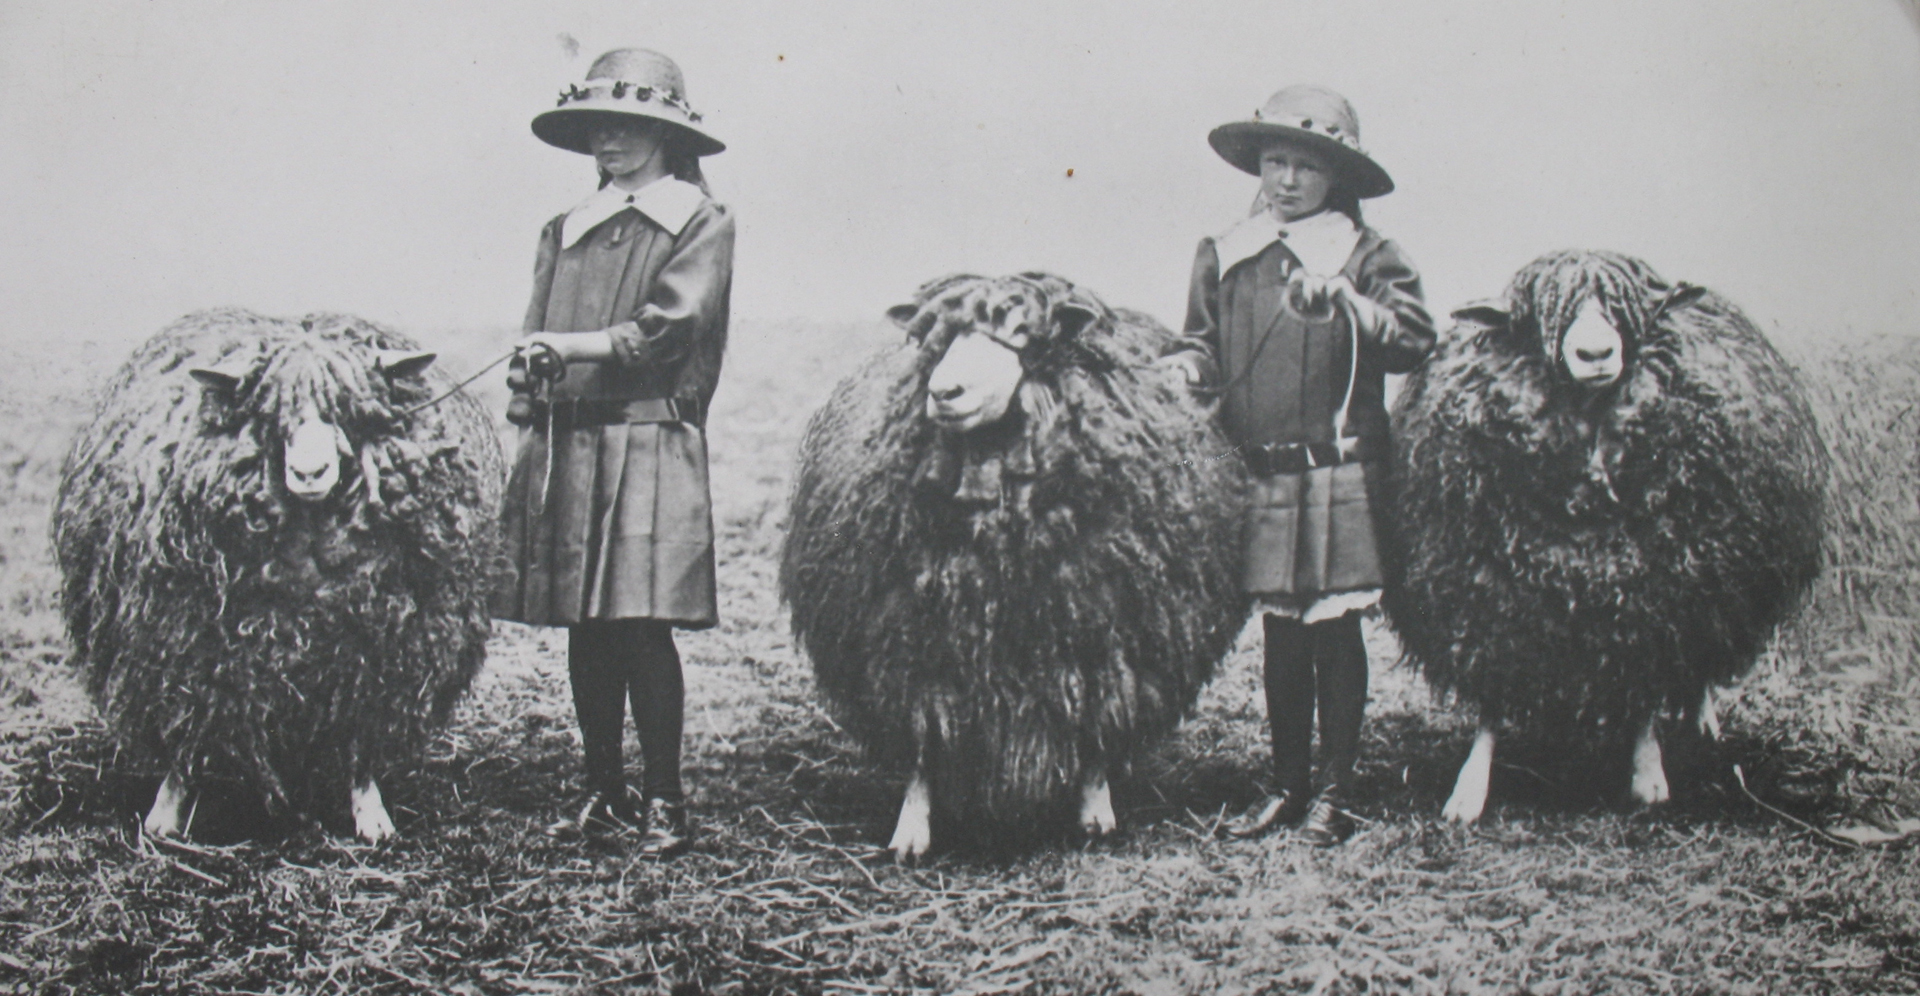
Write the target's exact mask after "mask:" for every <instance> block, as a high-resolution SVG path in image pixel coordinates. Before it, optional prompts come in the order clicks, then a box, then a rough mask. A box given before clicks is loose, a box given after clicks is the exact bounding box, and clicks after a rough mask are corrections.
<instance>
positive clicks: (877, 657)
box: [780, 273, 1247, 858]
mask: <svg viewBox="0 0 1920 996" xmlns="http://www.w3.org/2000/svg"><path fill="white" fill-rule="evenodd" d="M889 315H890V316H891V317H892V318H893V319H894V321H895V322H897V323H899V324H900V325H901V326H902V327H903V328H905V329H906V330H907V336H908V337H907V340H906V341H905V342H904V343H903V344H902V345H900V346H898V347H893V348H889V349H887V350H885V351H883V352H881V353H880V354H879V355H877V356H875V357H874V358H873V359H872V360H870V361H869V362H868V363H867V364H866V365H865V366H864V367H863V368H861V369H860V370H859V371H857V372H856V373H854V374H853V375H852V376H850V377H848V378H847V379H846V380H844V381H843V382H842V383H841V384H840V385H839V387H838V388H837V389H836V390H835V391H834V393H833V395H832V397H831V399H830V400H828V402H827V403H826V405H825V406H824V407H823V408H822V409H821V410H820V411H819V412H818V413H817V414H815V416H814V417H813V420H812V422H811V424H810V425H809V426H808V429H807V433H806V437H805V439H804V441H803V442H802V444H801V450H800V458H799V470H798V474H797V477H796V480H795V484H794V490H793V495H792V507H791V514H790V522H789V527H788V536H787V543H786V549H785V552H784V555H783V559H782V563H781V573H780V584H781V592H782V594H783V596H784V597H785V599H786V601H787V603H788V604H789V606H790V607H791V608H792V612H793V631H794V634H795V636H796V637H797V638H798V639H799V641H800V644H801V646H802V647H803V648H804V649H805V650H806V651H807V653H808V655H809V656H810V657H811V658H812V660H813V665H814V672H815V675H816V678H817V680H818V684H819V687H820V691H821V694H822V696H823V697H824V699H825V701H826V703H827V705H828V707H829V709H830V710H831V711H832V713H833V714H834V715H835V716H836V717H837V718H838V720H839V721H840V723H841V725H842V727H843V728H845V729H846V730H848V731H849V732H851V733H852V734H853V735H854V736H855V737H856V738H857V739H859V740H860V741H861V743H862V744H863V745H864V746H865V747H866V748H867V749H868V751H869V752H870V754H871V755H873V756H874V757H876V758H877V759H878V760H879V761H881V762H882V763H885V764H888V765H890V766H894V767H896V768H899V769H903V770H906V771H910V772H911V773H912V777H911V780H910V782H909V784H908V787H907V792H906V799H905V801H904V803H903V804H902V806H901V811H900V819H899V823H898V825H897V827H896V830H895V833H894V835H893V840H892V843H891V844H890V845H889V846H890V847H891V849H892V850H893V851H894V853H895V855H896V856H898V857H901V858H912V857H915V856H918V855H920V854H922V853H924V852H925V851H926V850H927V848H928V847H929V845H930V843H931V840H932V827H933V825H935V824H939V825H941V826H944V827H953V828H956V829H957V828H958V827H959V826H960V825H961V824H962V823H963V822H965V823H967V824H969V826H968V829H969V830H970V831H972V832H973V835H974V836H975V837H976V839H985V840H995V841H1001V842H1010V841H1014V840H1017V839H1020V838H1026V837H1030V836H1031V835H1032V833H1033V832H1034V831H1035V830H1036V829H1038V828H1040V827H1043V826H1049V825H1054V824H1057V823H1058V822H1060V821H1061V820H1062V819H1063V818H1065V817H1067V816H1068V815H1069V814H1076V815H1077V820H1078V825H1079V827H1080V828H1081V829H1082V830H1084V831H1085V832H1086V833H1088V834H1090V835H1095V836H1097V835H1100V834H1104V833H1106V832H1108V831H1111V830H1112V829H1114V827H1115V819H1114V815H1113V806H1112V801H1111V795H1110V790H1109V783H1108V774H1109V771H1110V769H1111V770H1122V766H1124V765H1125V764H1127V763H1128V762H1129V761H1130V759H1132V758H1134V757H1136V756H1137V755H1138V754H1139V753H1140V752H1141V751H1142V750H1143V749H1145V748H1146V747H1148V746H1149V745H1150V744H1152V742H1153V741H1154V740H1155V739H1156V738H1158V737H1160V736H1162V735H1163V734H1165V733H1167V732H1168V731H1169V730H1171V729H1172V728H1173V726H1174V725H1175V724H1177V723H1178V722H1179V721H1180V720H1181V719H1182V718H1183V717H1184V715H1185V714H1186V713H1187V712H1188V710H1189V709H1190V708H1191V707H1192V705H1193V703H1194V700H1195V698H1196V697H1197V695H1198V694H1199V691H1200V689H1201V688H1202V686H1204V685H1205V684H1206V682H1207V681H1208V680H1209V678H1211V676H1212V674H1213V669H1214V666H1215V664H1216V663H1217V662H1218V661H1219V660H1220V658H1221V657H1222V656H1223V655H1224V654H1225V653H1226V651H1227V650H1228V649H1229V646H1230V644H1231V643H1232V641H1233V639H1234V637H1235V635H1236V634H1237V633H1238V631H1239V629H1240V627H1241V624H1242V623H1243V622H1244V621H1245V618H1246V611H1247V606H1246V601H1245V597H1244V596H1243V595H1242V594H1241V593H1240V591H1239V585H1238V583H1237V580H1238V574H1237V569H1238V564H1237V563H1236V561H1235V559H1234V558H1235V556H1236V554H1235V552H1234V551H1235V550H1237V548H1238V545H1237V543H1235V541H1234V540H1235V536H1236V532H1237V530H1238V528H1239V518H1238V513H1239V504H1238V503H1239V500H1240V493H1241V488H1242V481H1241V479H1240V470H1239V467H1238V461H1237V460H1234V459H1232V458H1230V457H1229V456H1228V455H1227V454H1228V450H1227V446H1226V445H1225V443H1224V442H1223V441H1222V439H1221V438H1220V436H1219V435H1218V434H1217V432H1216V430H1215V429H1214V428H1213V427H1212V425H1211V423H1210V421H1209V420H1208V418H1207V417H1206V413H1205V412H1204V411H1201V410H1200V409H1198V408H1197V407H1196V406H1194V405H1193V403H1192V402H1191V401H1190V400H1188V398H1187V397H1186V395H1185V393H1184V391H1183V389H1182V387H1181V386H1180V385H1179V384H1178V383H1176V382H1175V381H1174V380H1173V379H1172V378H1171V377H1170V376H1168V375H1167V374H1166V373H1164V372H1162V371H1161V370H1160V369H1159V368H1158V367H1156V365H1155V363H1154V360H1155V358H1156V357H1157V356H1158V355H1159V352H1160V350H1161V348H1162V346H1163V344H1164V343H1165V341H1166V340H1167V338H1168V337H1169V333H1168V332H1167V331H1166V329H1165V328H1164V327H1162V326H1161V325H1159V323H1157V322H1155V321H1154V320H1153V319H1152V318H1150V317H1148V316H1146V315H1144V314H1140V313H1138V312H1132V311H1114V310H1110V309H1109V308H1108V307H1107V306H1106V305H1105V304H1103V303H1102V302H1101V301H1100V300H1099V299H1098V298H1096V297H1095V296H1093V295H1092V294H1090V293H1088V292H1087V291H1085V290H1083V289H1081V288H1078V287H1075V286H1073V285H1072V284H1070V283H1068V282H1067V281H1065V280H1063V279H1061V278H1059V277H1055V276H1050V275H1047V274H1038V273H1028V274H1021V275H1019V276H1012V277H1003V278H997V279H993V278H985V277H977V276H970V275H959V276H950V277H945V278H942V279H939V280H934V281H932V282H929V283H927V284H925V285H923V286H922V287H921V288H920V289H919V291H918V293H916V294H915V296H914V300H913V302H912V303H910V304H903V305H900V306H898V307H896V308H894V309H892V310H891V311H890V312H889ZM1076 807H1077V808H1076ZM945 832H946V831H944V830H943V834H944V833H945Z"/></svg>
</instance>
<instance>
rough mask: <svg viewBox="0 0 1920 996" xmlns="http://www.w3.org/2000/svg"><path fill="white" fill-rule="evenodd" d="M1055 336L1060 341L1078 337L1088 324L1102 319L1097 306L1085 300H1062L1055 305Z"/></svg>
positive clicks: (1053, 315)
mask: <svg viewBox="0 0 1920 996" xmlns="http://www.w3.org/2000/svg"><path fill="white" fill-rule="evenodd" d="M1051 318H1052V321H1053V338H1054V340H1055V341H1058V342H1065V341H1066V340H1069V339H1073V338H1076V337H1078V336H1079V335H1080V333H1081V332H1084V331H1086V329H1087V326H1089V325H1092V324H1093V323H1095V322H1097V321H1099V320H1100V312H1099V310H1098V309H1097V308H1095V307H1093V306H1091V305H1089V304H1087V303H1086V302H1083V301H1062V302H1060V303H1059V304H1056V305H1054V306H1053V314H1052V316H1051Z"/></svg>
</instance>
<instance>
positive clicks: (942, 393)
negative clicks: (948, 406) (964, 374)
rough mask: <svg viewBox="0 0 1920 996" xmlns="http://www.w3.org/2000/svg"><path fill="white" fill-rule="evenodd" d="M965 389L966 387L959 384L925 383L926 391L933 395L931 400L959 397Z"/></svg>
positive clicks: (948, 399) (947, 399)
mask: <svg viewBox="0 0 1920 996" xmlns="http://www.w3.org/2000/svg"><path fill="white" fill-rule="evenodd" d="M966 390H967V389H966V388H964V387H962V386H960V385H959V384H929V385H927V393H928V394H931V395H933V400H935V401H952V400H953V399H955V398H957V397H959V396H960V395H961V394H963V393H965V392H966Z"/></svg>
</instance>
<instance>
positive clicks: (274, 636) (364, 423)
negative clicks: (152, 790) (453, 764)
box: [53, 310, 502, 803]
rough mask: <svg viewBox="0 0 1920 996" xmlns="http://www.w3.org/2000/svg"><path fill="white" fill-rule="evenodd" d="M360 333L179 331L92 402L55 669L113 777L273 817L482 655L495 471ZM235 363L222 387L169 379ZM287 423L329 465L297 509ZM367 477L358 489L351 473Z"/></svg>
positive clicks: (421, 383)
mask: <svg viewBox="0 0 1920 996" xmlns="http://www.w3.org/2000/svg"><path fill="white" fill-rule="evenodd" d="M417 348H418V347H417V346H415V345H414V344H413V343H412V342H410V341H408V340H407V339H406V338H404V337H402V336H400V335H399V334H397V333H394V332H392V331H389V330H387V329H383V328H380V327H379V326H376V325H373V324H371V323H369V322H365V321H361V320H359V319H354V318H349V317H347V316H341V315H315V316H312V317H310V318H308V319H307V320H306V321H305V322H296V321H287V320H281V319H275V318H268V317H263V316H260V315H255V314H252V313H249V312H246V311H240V310H219V311H207V312H200V313H196V314H193V315H189V316H187V317H185V318H183V319H181V320H179V321H177V322H175V323H173V324H172V325H170V326H168V327H167V328H166V329H164V330H162V331H161V332H160V333H159V334H158V335H156V336H155V337H154V338H152V339H151V340H149V341H148V342H147V343H146V344H145V345H144V346H142V347H141V348H140V349H139V350H138V351H136V352H135V353H134V355H133V357H132V358H131V359H130V360H128V362H127V364H126V366H125V367H123V368H122V369H121V370H120V372H119V373H118V375H116V376H115V377H114V379H113V380H112V381H111V382H110V383H109V385H108V386H107V388H106V390H105V392H104V394H103V397H104V401H103V402H102V403H101V405H100V408H99V411H98V413H97V415H96V416H95V418H94V421H93V423H92V424H91V425H89V426H88V427H87V428H86V429H85V430H84V431H83V432H82V433H81V434H80V436H79V437H78V438H77V439H76V440H75V442H74V444H73V449H72V450H71V451H70V452H69V454H68V456H67V460H66V464H65V466H64V468H63V470H62V472H61V481H60V490H59V495H58V498H57V500H56V504H55V507H54V514H53V539H54V549H55V554H56V557H57V559H58V562H59V566H60V570H61V573H62V576H63V588H62V596H63V609H64V611H65V614H66V622H67V630H68V633H69V634H70V636H71V638H72V643H73V660H74V663H75V664H76V665H78V666H79V667H80V668H81V669H82V670H83V671H84V674H85V678H86V684H87V688H88V690H89V692H91V694H92V696H93V700H94V702H95V703H96V704H97V705H98V707H99V709H100V711H101V713H102V714H103V715H104V717H105V719H106V721H107V725H108V726H109V727H110V728H111V729H112V731H113V732H114V734H115V735H116V737H117V738H118V740H119V741H120V743H121V744H122V746H123V749H124V750H126V751H127V752H129V753H130V755H131V757H132V759H133V760H135V762H136V763H142V764H150V765H154V766H157V767H160V768H163V769H166V770H170V771H172V772H174V773H176V774H178V775H180V776H182V777H184V778H185V779H187V780H188V782H189V783H191V782H193V781H196V780H206V779H222V780H232V781H237V782H240V783H242V784H248V785H251V786H252V787H254V788H256V789H258V790H259V791H261V792H263V793H265V795H266V796H267V797H268V798H269V799H270V800H271V801H274V802H275V803H285V802H288V801H290V800H292V801H296V802H298V801H299V800H300V799H302V798H304V797H309V796H307V793H309V792H313V791H319V790H320V784H319V783H326V784H327V785H328V786H329V787H330V788H331V786H334V785H337V784H339V782H340V781H341V780H343V779H345V778H348V777H364V776H369V775H375V774H378V773H379V768H380V767H382V766H384V765H387V764H391V763H394V762H397V761H399V760H401V759H402V758H405V757H408V756H412V755H416V754H418V753H419V752H420V751H422V750H423V749H424V748H425V746H426V742H427V739H428V737H429V736H430V735H431V734H432V733H433V732H434V731H435V730H436V729H437V728H438V727H439V726H440V725H442V724H443V723H444V722H445V721H446V720H447V718H448V716H449V714H450V713H451V711H452V708H453V706H454V703H455V702H456V701H457V700H458V699H459V697H460V695H461V694H462V693H463V692H464V691H465V690H466V688H467V686H468V684H469V683H470V682H471V681H472V679H473V676H474V674H475V673H476V672H477V671H478V669H479V667H480V664H481V661H482V659H483V658H484V656H485V650H486V639H487V634H488V632H489V628H490V622H489V619H488V614H487V603H486V597H485V596H486V592H487V586H488V579H489V578H490V577H491V576H492V573H493V571H494V569H495V567H496V561H497V554H496V550H495V545H496V542H497V539H496V537H495V535H494V534H495V523H494V516H495V512H496V508H497V505H498V500H499V488H500V479H501V475H502V461H501V456H500V448H499V442H498V440H497V438H496V437H495V435H494V433H493V430H492V427H491V424H490V423H489V421H488V419H487V417H486V414H485V412H483V411H482V410H481V409H480V407H479V406H478V405H477V404H476V403H475V402H473V401H472V400H470V399H468V398H467V397H465V396H464V395H459V394H456V395H454V396H453V397H449V398H447V399H446V400H445V401H443V402H440V403H439V404H438V405H436V406H434V407H430V408H425V409H423V410H421V411H419V412H417V413H414V414H411V415H409V414H405V413H404V410H405V409H406V408H408V407H410V406H412V405H417V404H420V403H422V402H425V401H427V400H429V399H430V398H432V397H433V396H435V395H437V394H439V393H440V391H442V390H444V389H445V388H447V387H448V386H450V384H451V382H450V381H449V380H448V379H447V378H446V377H445V376H443V375H440V374H438V373H437V372H435V371H433V370H431V369H429V370H427V371H426V372H425V375H424V376H422V375H420V374H413V375H409V376H405V377H400V376H396V377H394V378H392V380H391V382H389V378H388V377H387V376H385V375H383V374H382V373H380V372H379V371H377V370H376V369H375V367H374V362H375V356H376V351H377V350H415V349H417ZM222 364H223V365H225V366H228V367H233V368H236V369H242V370H246V371H249V372H247V373H245V374H244V376H242V377H241V378H240V381H239V384H238V386H237V388H236V389H235V390H234V391H233V392H232V393H231V395H230V396H229V395H228V393H227V392H224V391H220V390H217V389H209V388H203V387H202V385H201V384H200V383H199V382H197V381H196V380H195V379H194V378H193V377H192V376H190V375H189V373H188V371H189V369H190V368H195V367H203V368H205V367H213V366H215V365H222ZM303 410H312V411H316V412H317V413H318V414H319V415H320V416H321V417H322V418H324V419H325V420H326V421H328V422H330V423H332V424H333V425H335V426H337V427H338V428H339V429H341V430H342V431H343V432H344V433H345V436H346V439H347V440H348V441H350V442H351V444H352V446H353V450H354V454H353V456H350V457H343V465H342V473H341V480H340V482H339V484H338V486H337V487H336V488H335V490H334V492H333V493H332V495H331V497H329V498H327V499H326V500H325V501H324V502H321V503H319V504H306V503H302V502H299V501H296V500H294V499H292V498H290V497H289V496H288V495H287V493H286V490H285V487H284V485H283V483H282V474H283V473H284V467H283V463H284V461H283V459H282V453H281V447H282V444H283V443H284V441H285V440H286V438H287V435H288V434H289V433H290V432H291V431H292V430H293V428H294V427H295V424H296V423H295V421H294V420H295V419H296V418H297V417H298V416H299V414H300V413H301V412H302V411H303ZM375 478H377V481H376V480H375Z"/></svg>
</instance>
